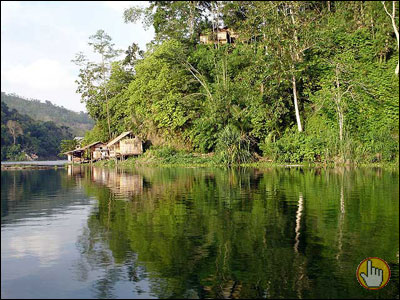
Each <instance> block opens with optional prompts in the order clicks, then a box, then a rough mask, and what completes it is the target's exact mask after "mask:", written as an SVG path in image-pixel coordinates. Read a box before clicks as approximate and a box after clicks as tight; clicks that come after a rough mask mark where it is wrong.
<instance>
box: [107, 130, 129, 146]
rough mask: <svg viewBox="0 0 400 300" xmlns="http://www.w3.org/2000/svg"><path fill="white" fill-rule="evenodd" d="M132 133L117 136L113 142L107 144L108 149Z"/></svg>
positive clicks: (127, 132) (126, 132)
mask: <svg viewBox="0 0 400 300" xmlns="http://www.w3.org/2000/svg"><path fill="white" fill-rule="evenodd" d="M131 133H132V131H125V132H123V133H121V134H120V135H119V136H117V137H116V138H115V139H113V140H112V141H111V142H109V143H108V144H107V148H108V147H110V146H112V145H114V144H115V143H117V142H118V141H120V140H121V139H123V138H124V137H126V136H127V135H129V134H131Z"/></svg>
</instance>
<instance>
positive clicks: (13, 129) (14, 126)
mask: <svg viewBox="0 0 400 300" xmlns="http://www.w3.org/2000/svg"><path fill="white" fill-rule="evenodd" d="M7 128H8V130H9V131H10V133H11V135H12V137H13V142H14V145H15V142H16V139H17V137H18V136H19V135H22V134H23V133H24V132H23V130H22V127H21V125H20V124H19V123H18V122H17V121H14V120H8V121H7Z"/></svg>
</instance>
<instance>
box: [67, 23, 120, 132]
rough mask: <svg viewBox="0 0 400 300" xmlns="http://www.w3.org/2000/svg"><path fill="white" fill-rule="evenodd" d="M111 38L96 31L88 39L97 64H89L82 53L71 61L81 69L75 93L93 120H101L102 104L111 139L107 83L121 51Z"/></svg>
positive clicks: (103, 32)
mask: <svg viewBox="0 0 400 300" xmlns="http://www.w3.org/2000/svg"><path fill="white" fill-rule="evenodd" d="M111 41H112V39H111V37H110V36H109V35H108V34H107V33H105V31H104V30H98V31H97V32H96V34H94V35H92V36H90V37H89V43H88V44H89V45H90V46H92V48H93V52H94V53H97V54H100V61H99V62H97V63H96V62H91V61H89V60H88V59H87V57H86V56H85V55H84V54H83V53H82V52H80V53H78V54H77V55H76V57H75V59H74V60H73V62H74V63H75V64H77V65H78V66H80V67H81V69H80V73H79V77H80V80H77V81H76V82H77V83H78V89H77V92H78V93H81V95H82V101H83V102H85V103H86V107H87V109H88V112H89V114H90V115H91V117H93V118H94V119H99V118H101V115H102V109H101V105H100V104H102V103H105V105H106V115H107V116H106V118H107V125H108V136H109V138H111V136H112V133H111V124H110V110H109V103H108V99H109V91H108V88H107V81H108V79H109V76H110V71H111V63H112V61H113V60H115V59H116V58H117V57H118V56H119V55H120V54H121V51H120V50H117V49H115V48H114V44H113V43H112V42H111Z"/></svg>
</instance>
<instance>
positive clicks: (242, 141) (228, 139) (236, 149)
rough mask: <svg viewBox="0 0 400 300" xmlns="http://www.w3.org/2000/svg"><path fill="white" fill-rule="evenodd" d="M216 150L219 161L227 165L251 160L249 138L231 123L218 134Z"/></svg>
mask: <svg viewBox="0 0 400 300" xmlns="http://www.w3.org/2000/svg"><path fill="white" fill-rule="evenodd" d="M216 152H217V155H218V158H219V160H220V162H222V163H225V164H227V165H232V164H241V163H248V162H251V161H252V155H251V153H250V139H249V138H248V137H247V136H246V134H243V133H241V132H240V131H239V130H238V129H237V128H236V127H234V126H232V125H228V126H226V127H225V128H224V129H223V130H222V131H221V132H220V134H219V135H218V141H217V147H216Z"/></svg>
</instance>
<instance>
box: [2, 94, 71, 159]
mask: <svg viewBox="0 0 400 300" xmlns="http://www.w3.org/2000/svg"><path fill="white" fill-rule="evenodd" d="M71 138H73V135H72V133H71V132H70V130H69V128H68V127H66V126H61V127H59V126H57V125H56V124H55V123H54V122H51V121H47V122H41V121H35V120H33V119H32V118H30V117H29V116H27V115H24V114H20V113H19V112H17V111H16V110H15V109H10V108H9V107H8V106H7V104H6V103H4V102H3V101H1V160H2V161H4V160H12V161H21V160H32V159H59V157H58V156H57V155H58V154H59V152H60V143H61V141H62V140H64V139H71Z"/></svg>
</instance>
